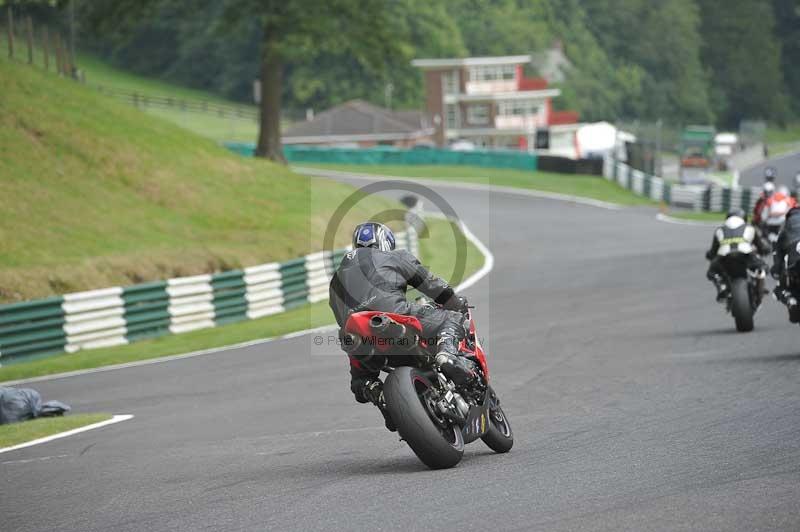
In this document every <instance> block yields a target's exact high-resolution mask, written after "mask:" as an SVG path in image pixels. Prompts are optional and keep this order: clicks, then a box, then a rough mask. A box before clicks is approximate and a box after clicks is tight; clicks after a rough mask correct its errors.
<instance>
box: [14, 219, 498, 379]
mask: <svg viewBox="0 0 800 532" xmlns="http://www.w3.org/2000/svg"><path fill="white" fill-rule="evenodd" d="M426 216H428V215H427V214H426ZM459 225H460V227H461V230H462V231H463V233H464V236H465V237H467V239H468V240H469V241H470V242H472V243H473V244H474V245H475V247H476V248H478V250H479V251H480V252H481V253H482V254H483V266H482V267H481V269H480V270H478V271H477V272H475V273H474V274H472V275H470V276H469V277H468V278H467V279H465V280H464V281H462V282H461V284H459V285H458V286H457V287H456V290H465V289H466V288H469V287H470V286H472V285H474V284H475V283H477V282H478V281H479V280H480V279H482V278H483V277H485V276H486V275H488V274H489V272H490V271H492V269H493V268H494V255H492V252H491V251H489V248H487V247H486V245H485V244H484V243H483V242H481V241H480V239H478V237H477V236H475V234H474V233H473V232H472V231H470V230H469V228H468V227H467V225H466V224H465V223H464V222H461V221H459ZM335 329H336V325H335V324H330V325H323V326H321V327H314V328H311V329H303V330H301V331H295V332H290V333H287V334H283V335H281V336H272V337H269V338H259V339H257V340H249V341H247V342H240V343H238V344H231V345H223V346H219V347H211V348H208V349H202V350H200V351H191V352H189V353H179V354H176V355H168V356H165V357H158V358H149V359H147V360H137V361H134V362H124V363H122V364H114V365H112V366H100V367H99V368H89V369H79V370H75V371H67V372H64V373H55V374H53V375H42V376H39V377H29V378H27V379H18V380H15V381H5V382H0V385H3V386H14V385H17V384H29V383H32V382H42V381H52V380H57V379H66V378H68V377H79V376H81V375H90V374H92V373H104V372H106V371H116V370H118V369H126V368H136V367H139V366H149V365H150V364H162V363H165V362H172V361H174V360H183V359H185V358H194V357H199V356H205V355H211V354H214V353H219V352H224V351H230V350H233V349H240V348H242V347H251V346H254V345H261V344H267V343H270V342H274V341H277V340H288V339H291V338H297V337H300V336H305V335H307V334H313V333H318V332H327V331H332V330H335Z"/></svg>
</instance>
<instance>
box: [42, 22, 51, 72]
mask: <svg viewBox="0 0 800 532" xmlns="http://www.w3.org/2000/svg"><path fill="white" fill-rule="evenodd" d="M49 37H50V36H49V35H48V34H47V26H45V27H44V28H42V51H43V52H44V70H45V72H47V71H49V70H50V38H49Z"/></svg>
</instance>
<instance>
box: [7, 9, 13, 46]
mask: <svg viewBox="0 0 800 532" xmlns="http://www.w3.org/2000/svg"><path fill="white" fill-rule="evenodd" d="M8 58H9V59H13V58H14V12H13V11H12V10H11V6H8Z"/></svg>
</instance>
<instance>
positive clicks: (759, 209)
mask: <svg viewBox="0 0 800 532" xmlns="http://www.w3.org/2000/svg"><path fill="white" fill-rule="evenodd" d="M774 194H775V183H773V182H772V181H765V182H764V185H763V186H762V188H761V195H760V196H759V197H758V200H756V205H755V207H753V224H754V225H755V226H756V227H758V226H760V225H761V223H762V219H761V217H762V215H763V213H764V207H765V206H766V204H767V201H768V200H769V199H770V198H771V197H772V196H773V195H774Z"/></svg>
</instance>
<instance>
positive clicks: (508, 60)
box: [411, 55, 531, 69]
mask: <svg viewBox="0 0 800 532" xmlns="http://www.w3.org/2000/svg"><path fill="white" fill-rule="evenodd" d="M530 60H531V56H529V55H504V56H497V57H463V58H460V59H458V58H454V59H414V60H413V61H411V64H412V65H413V66H415V67H419V68H422V69H435V68H447V67H459V66H489V65H519V64H522V63H529V62H530Z"/></svg>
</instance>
